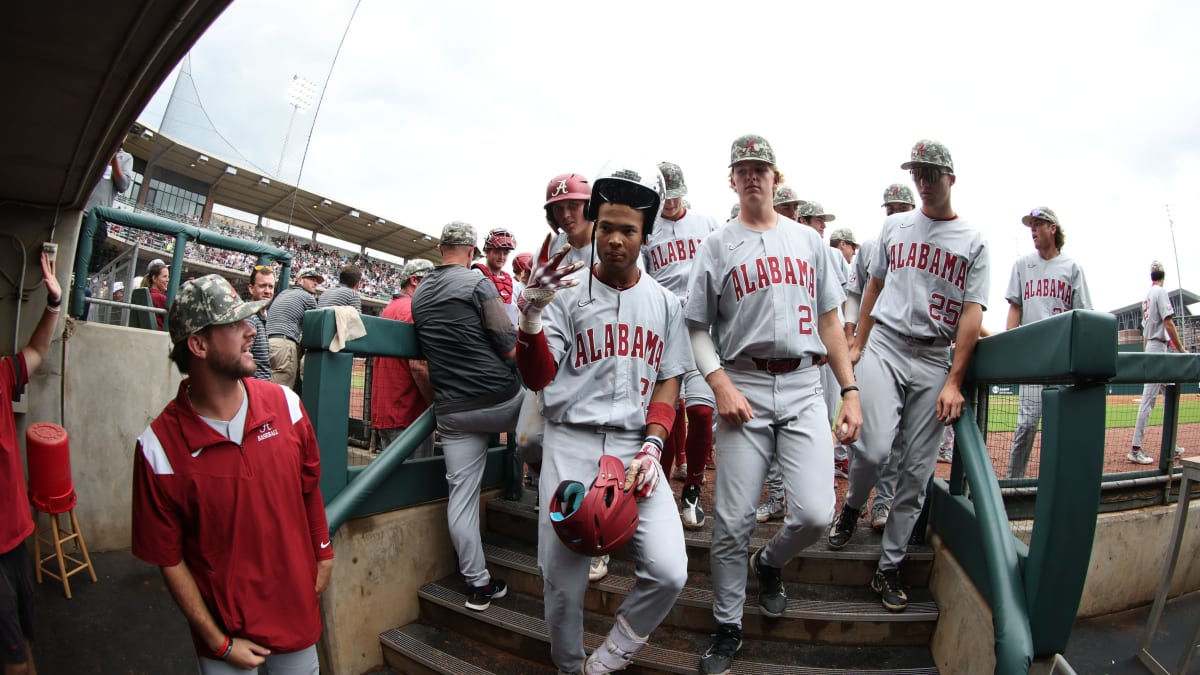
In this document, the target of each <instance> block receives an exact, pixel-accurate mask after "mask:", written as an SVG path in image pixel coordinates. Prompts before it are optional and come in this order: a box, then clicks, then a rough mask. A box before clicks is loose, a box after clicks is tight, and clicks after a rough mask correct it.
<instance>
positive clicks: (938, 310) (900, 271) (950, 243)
mask: <svg viewBox="0 0 1200 675" xmlns="http://www.w3.org/2000/svg"><path fill="white" fill-rule="evenodd" d="M876 246H877V248H876V252H875V255H874V256H873V257H872V258H871V263H870V265H871V266H870V273H871V276H873V277H878V278H880V279H883V281H884V287H883V291H882V292H881V293H880V294H879V298H878V299H876V301H875V307H874V309H872V311H871V317H872V318H873V319H875V321H877V322H878V323H881V324H883V325H884V326H887V327H888V328H890V329H892V330H894V331H896V332H898V333H902V334H904V335H909V336H912V337H917V338H930V339H944V340H954V338H955V335H957V334H958V320H959V318H961V316H962V309H963V303H965V302H974V303H978V304H979V305H981V306H982V307H983V308H984V309H986V308H987V302H988V292H989V289H990V280H989V277H988V248H987V240H985V239H984V238H983V234H982V233H980V232H979V231H978V230H976V229H975V228H973V227H971V226H970V225H969V224H968V223H967V222H966V221H965V220H964V219H962V218H955V219H954V220H937V221H935V220H930V219H929V218H928V217H926V216H925V214H924V213H922V212H921V210H920V209H914V210H912V211H908V212H906V213H897V214H895V215H892V216H889V217H888V219H887V220H885V221H884V223H883V230H882V231H881V232H880V233H879V239H878V242H877V244H876Z"/></svg>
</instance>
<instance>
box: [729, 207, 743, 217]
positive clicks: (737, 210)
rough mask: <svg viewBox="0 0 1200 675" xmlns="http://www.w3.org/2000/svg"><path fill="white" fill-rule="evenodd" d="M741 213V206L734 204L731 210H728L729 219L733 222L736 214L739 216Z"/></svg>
mask: <svg viewBox="0 0 1200 675" xmlns="http://www.w3.org/2000/svg"><path fill="white" fill-rule="evenodd" d="M741 212H742V205H741V204H734V205H733V208H732V209H729V219H730V220H733V219H734V218H737V217H738V214H740V213H741Z"/></svg>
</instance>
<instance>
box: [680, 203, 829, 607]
mask: <svg viewBox="0 0 1200 675" xmlns="http://www.w3.org/2000/svg"><path fill="white" fill-rule="evenodd" d="M827 248H828V247H827V246H826V245H825V244H824V242H822V241H821V238H820V236H819V235H817V233H816V232H815V231H814V230H812V229H811V228H808V227H802V226H800V225H799V223H796V222H795V221H792V220H789V219H787V218H785V217H783V216H780V217H779V219H778V221H777V222H776V225H775V227H773V228H772V229H770V230H767V231H765V232H759V231H755V230H751V229H749V228H747V227H746V226H744V225H742V224H741V222H739V221H730V222H729V223H727V224H726V225H725V226H723V227H722V228H721V229H719V230H718V231H716V232H714V233H713V234H712V235H710V236H709V237H708V239H706V240H705V241H704V244H703V245H702V246H701V248H700V252H699V254H698V255H697V257H696V262H695V267H694V269H693V273H692V282H691V292H690V296H689V299H688V304H687V307H686V308H685V310H684V315H685V317H686V318H687V320H688V322H689V323H691V324H693V325H696V326H702V327H705V328H709V329H711V331H712V335H713V337H714V342H715V343H716V348H717V354H718V355H719V356H720V358H721V361H722V363H723V365H724V368H725V372H726V374H727V375H728V376H729V379H730V380H731V381H732V382H733V384H734V386H736V387H737V388H738V390H739V391H740V392H741V393H742V394H743V395H744V396H745V397H746V399H747V401H748V402H749V404H750V406H751V408H752V410H753V412H754V418H753V419H751V420H750V421H749V422H747V423H745V424H743V425H741V426H730V425H729V424H727V423H725V422H724V421H722V422H721V423H720V424H719V425H718V427H717V452H718V453H719V457H720V466H721V469H720V470H719V471H717V474H716V475H717V485H716V496H715V502H716V504H715V509H714V510H715V513H716V521H715V524H714V526H713V537H712V553H711V563H710V564H711V568H712V575H713V590H714V595H715V602H714V603H713V616H714V617H715V618H716V620H717V623H734V624H741V620H742V605H743V603H744V602H745V598H746V560H747V556H748V547H749V543H750V535H751V533H752V532H753V531H754V527H755V518H754V512H755V509H756V507H757V502H758V494H759V491H760V490H761V488H762V484H763V478H764V476H765V475H766V472H767V466H768V464H769V463H770V462H771V460H772V459H778V461H779V464H780V468H781V469H782V471H783V476H784V484H785V487H786V489H787V499H788V502H789V504H788V506H789V508H788V510H787V516H786V518H785V520H784V526H783V527H782V528H780V529H779V531H778V532H777V533H776V534H775V536H774V537H772V538H771V541H770V542H768V543H767V545H766V547H765V548H764V549H763V552H762V554H761V557H760V560H761V562H762V564H763V565H768V566H771V567H783V566H785V565H786V564H787V562H788V561H790V560H791V559H792V558H793V557H795V555H796V554H797V553H799V552H800V551H801V550H802V549H803V548H805V547H806V546H809V545H810V544H812V543H813V542H815V541H816V540H817V539H818V538H819V537H820V536H821V534H822V533H823V532H824V531H825V529H826V528H827V527H828V526H829V522H830V520H831V519H832V517H833V507H834V499H835V496H834V490H833V485H832V481H830V480H829V467H830V466H831V465H832V464H833V440H832V438H831V437H830V434H829V424H828V421H827V416H826V409H825V401H824V399H823V398H822V396H821V372H820V370H819V369H818V368H815V367H813V366H812V364H813V363H814V361H815V359H816V358H819V357H821V356H824V355H825V353H826V352H825V345H824V343H822V342H821V338H820V335H819V334H818V331H817V321H818V317H819V316H820V315H821V314H823V313H825V312H829V311H832V310H834V309H836V308H837V306H838V305H840V304H841V302H842V300H843V299H844V298H845V296H844V294H843V292H842V287H841V284H840V282H839V281H838V278H837V274H836V272H835V270H834V269H833V268H832V266H831V265H830V264H829V260H830V258H829V257H828V256H826V255H825V254H824V253H823V250H824V249H827ZM775 359H779V361H775ZM768 360H771V361H770V362H768Z"/></svg>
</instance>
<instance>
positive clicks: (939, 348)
mask: <svg viewBox="0 0 1200 675" xmlns="http://www.w3.org/2000/svg"><path fill="white" fill-rule="evenodd" d="M859 368H860V374H859V378H858V383H859V386H861V387H862V389H863V391H864V392H866V395H864V396H863V397H862V409H863V428H862V434H861V438H860V439H859V442H858V443H856V444H855V445H854V451H855V455H854V457H852V458H851V461H850V489H849V491H848V492H847V493H846V504H847V505H848V506H850V507H851V508H856V509H861V508H862V507H863V506H864V505H865V504H866V501H867V497H868V496H869V495H870V493H871V488H872V487H874V486H875V485H876V483H878V482H879V475H880V467H881V466H882V465H883V464H884V462H886V461H887V460H888V457H889V455H896V457H897V466H896V470H897V473H898V476H897V481H896V494H895V497H894V499H893V500H892V510H891V514H890V515H889V516H888V522H887V526H886V527H885V528H884V530H883V555H882V556H881V557H880V559H879V569H881V570H885V571H886V570H892V569H896V568H897V567H899V566H900V563H901V562H903V560H904V556H905V553H906V552H907V551H908V540H909V537H911V536H912V531H913V527H915V526H916V522H917V518H918V517H919V516H920V514H921V507H922V506H923V505H924V503H925V488H926V486H927V485H928V483H929V478H930V477H931V476H932V475H933V470H934V468H935V467H936V466H937V453H938V446H939V445H940V443H941V438H942V427H943V424H942V423H941V422H939V421H938V419H937V399H938V394H940V393H941V391H942V387H943V386H944V385H945V384H946V374H947V373H948V372H949V371H950V348H949V346H948V345H942V344H929V343H927V342H922V341H920V340H917V339H914V338H909V337H906V336H904V335H901V334H900V333H897V332H895V331H893V330H891V329H890V328H888V327H887V326H884V325H882V324H876V326H875V330H874V331H872V333H871V339H870V341H869V342H868V344H867V350H866V354H864V355H863V358H862V361H861V362H860V363H859ZM899 434H903V441H904V442H903V443H901V444H898V445H897V444H896V443H895V441H896V437H897V435H899Z"/></svg>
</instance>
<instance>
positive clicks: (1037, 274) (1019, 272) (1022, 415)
mask: <svg viewBox="0 0 1200 675" xmlns="http://www.w3.org/2000/svg"><path fill="white" fill-rule="evenodd" d="M1021 223H1022V224H1024V225H1025V227H1028V228H1029V230H1030V233H1031V234H1032V236H1033V247H1034V249H1035V251H1034V252H1033V253H1030V254H1029V255H1026V256H1023V257H1021V258H1018V259H1017V261H1016V262H1014V263H1013V268H1012V276H1010V277H1009V279H1008V290H1007V291H1006V292H1005V293H1004V299H1005V300H1008V320H1007V322H1006V323H1005V330H1012V329H1014V328H1016V327H1017V326H1028V325H1029V324H1031V323H1033V322H1034V321H1040V320H1042V319H1045V318H1048V317H1051V316H1053V315H1055V314H1061V313H1063V312H1069V311H1071V310H1073V309H1091V308H1092V298H1091V295H1090V294H1089V293H1088V287H1087V279H1085V278H1084V276H1083V268H1082V267H1080V266H1079V263H1077V262H1075V261H1074V260H1072V259H1071V258H1069V257H1067V256H1065V255H1063V254H1062V247H1063V244H1064V243H1066V237H1065V235H1064V233H1063V228H1062V224H1061V223H1059V222H1058V216H1057V215H1056V214H1055V213H1054V211H1053V210H1051V209H1050V207H1048V206H1039V207H1037V208H1035V209H1033V210H1032V211H1030V212H1029V215H1026V216H1023V217H1022V218H1021ZM1041 419H1042V385H1040V384H1023V385H1021V396H1020V399H1019V403H1018V404H1017V430H1016V432H1014V433H1013V441H1012V452H1011V453H1010V455H1011V459H1010V461H1009V465H1008V477H1009V478H1023V477H1024V476H1025V467H1026V465H1027V464H1029V453H1030V451H1031V450H1033V439H1034V438H1035V437H1036V436H1037V430H1038V422H1040V421H1041Z"/></svg>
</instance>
